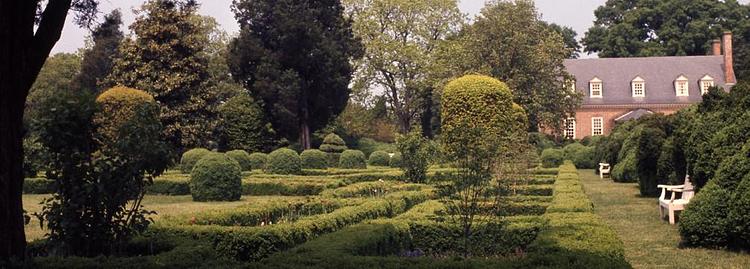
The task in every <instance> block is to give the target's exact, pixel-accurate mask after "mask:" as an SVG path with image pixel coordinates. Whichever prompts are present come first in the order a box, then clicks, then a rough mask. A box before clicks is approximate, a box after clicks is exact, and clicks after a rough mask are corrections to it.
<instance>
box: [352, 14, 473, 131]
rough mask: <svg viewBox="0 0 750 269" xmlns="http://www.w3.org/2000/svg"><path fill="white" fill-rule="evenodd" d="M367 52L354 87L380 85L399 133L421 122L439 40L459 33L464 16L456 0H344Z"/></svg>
mask: <svg viewBox="0 0 750 269" xmlns="http://www.w3.org/2000/svg"><path fill="white" fill-rule="evenodd" d="M344 3H345V4H346V6H347V11H348V13H349V14H350V15H351V16H352V18H353V19H354V32H355V33H356V34H357V36H358V37H360V38H362V44H363V45H364V46H365V51H366V52H365V56H364V57H363V58H362V59H361V60H360V61H358V62H356V64H357V67H358V69H357V72H356V76H355V77H356V78H355V82H356V83H355V85H356V86H357V87H363V88H367V89H373V88H382V89H384V90H385V91H384V93H383V94H384V95H385V96H386V98H387V101H388V104H389V105H390V108H391V109H392V110H393V112H394V116H395V118H396V122H397V125H398V127H399V131H400V132H401V133H407V132H408V131H409V130H410V128H411V127H412V125H414V124H415V123H418V122H419V121H418V120H419V118H420V116H421V113H422V112H423V110H424V107H425V103H429V102H431V101H432V100H431V93H432V91H433V89H434V88H435V87H434V85H433V84H434V83H433V81H432V80H431V79H430V69H431V68H433V67H432V65H433V64H435V63H436V62H435V61H434V57H435V52H436V50H437V48H438V45H439V43H440V42H442V41H443V40H445V39H446V38H447V37H448V36H450V35H453V34H455V33H456V32H458V30H459V29H460V27H461V26H462V24H463V23H464V20H465V17H464V15H463V14H462V13H461V11H460V10H459V9H458V2H457V1H456V0H418V1H413V0H396V1H392V0H374V1H368V0H346V1H344Z"/></svg>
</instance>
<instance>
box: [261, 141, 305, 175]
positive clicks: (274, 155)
mask: <svg viewBox="0 0 750 269" xmlns="http://www.w3.org/2000/svg"><path fill="white" fill-rule="evenodd" d="M264 171H265V172H266V173H270V174H280V175H299V174H302V159H300V157H299V154H297V152H296V151H294V150H291V149H288V148H281V149H277V150H274V151H273V152H271V154H268V161H267V162H266V167H265V168H264Z"/></svg>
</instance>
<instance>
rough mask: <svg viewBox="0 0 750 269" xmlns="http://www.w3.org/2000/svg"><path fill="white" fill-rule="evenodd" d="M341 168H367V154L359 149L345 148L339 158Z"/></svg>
mask: <svg viewBox="0 0 750 269" xmlns="http://www.w3.org/2000/svg"><path fill="white" fill-rule="evenodd" d="M339 168H343V169H366V168H367V161H366V159H365V154H364V153H362V151H359V150H351V149H348V150H345V151H344V152H342V153H341V158H340V159H339Z"/></svg>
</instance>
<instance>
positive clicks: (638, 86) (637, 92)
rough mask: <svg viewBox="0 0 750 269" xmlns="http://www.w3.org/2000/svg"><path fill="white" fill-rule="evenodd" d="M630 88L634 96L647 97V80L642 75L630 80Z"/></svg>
mask: <svg viewBox="0 0 750 269" xmlns="http://www.w3.org/2000/svg"><path fill="white" fill-rule="evenodd" d="M630 88H631V91H632V92H633V97H646V81H645V80H643V79H642V78H641V77H636V78H635V79H633V81H631V82H630Z"/></svg>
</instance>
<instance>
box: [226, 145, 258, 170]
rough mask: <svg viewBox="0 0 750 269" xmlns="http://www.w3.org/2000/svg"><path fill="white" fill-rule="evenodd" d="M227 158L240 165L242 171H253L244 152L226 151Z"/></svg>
mask: <svg viewBox="0 0 750 269" xmlns="http://www.w3.org/2000/svg"><path fill="white" fill-rule="evenodd" d="M226 154H227V156H229V157H230V158H232V159H234V160H235V161H237V163H239V164H240V168H242V171H250V170H252V169H253V167H252V162H251V161H250V154H249V153H247V151H244V150H232V151H227V153H226Z"/></svg>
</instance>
